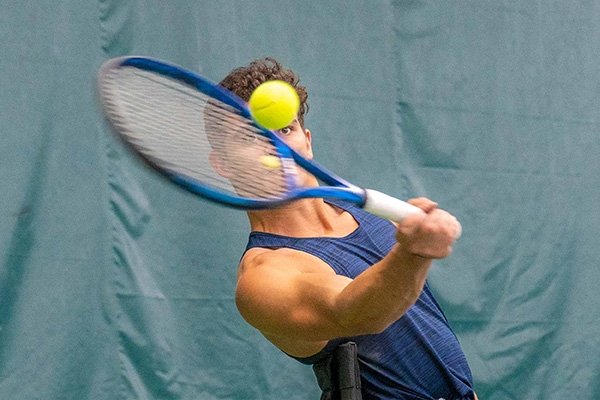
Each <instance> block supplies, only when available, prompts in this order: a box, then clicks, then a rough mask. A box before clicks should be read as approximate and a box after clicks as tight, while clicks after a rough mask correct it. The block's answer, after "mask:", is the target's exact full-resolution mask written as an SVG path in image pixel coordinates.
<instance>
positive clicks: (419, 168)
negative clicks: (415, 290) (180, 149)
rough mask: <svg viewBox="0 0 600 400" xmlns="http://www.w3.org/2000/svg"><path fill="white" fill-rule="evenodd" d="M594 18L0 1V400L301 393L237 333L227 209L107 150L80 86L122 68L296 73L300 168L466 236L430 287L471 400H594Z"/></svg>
mask: <svg viewBox="0 0 600 400" xmlns="http://www.w3.org/2000/svg"><path fill="white" fill-rule="evenodd" d="M599 20H600V2H599V1H597V0H595V1H569V2H559V1H532V2H529V1H516V0H515V1H508V0H506V1H488V0H481V1H466V0H456V1H452V2H437V1H417V0H405V1H400V0H399V1H380V0H376V1H356V0H355V1H341V0H332V1H327V2H317V1H291V0H270V1H268V0H259V1H242V0H237V1H236V0H219V1H196V0H194V1H193V0H179V1H173V2H164V1H142V0H138V1H123V0H105V1H76V0H64V1H59V2H55V1H47V0H39V1H35V2H21V1H16V0H5V1H2V2H1V5H0V37H1V38H2V42H1V44H0V49H1V51H0V54H1V57H0V129H1V132H2V134H1V135H0V182H2V188H1V189H0V398H1V399H7V400H8V399H10V400H17V399H44V400H54V399H56V400H58V399H61V400H62V399H74V400H75V399H93V400H105V399H106V400H121V399H165V400H166V399H274V400H275V399H315V398H317V396H318V391H317V388H316V384H315V381H314V378H313V377H312V374H311V371H310V368H308V367H304V366H300V365H297V364H296V363H295V362H293V361H291V360H290V359H288V358H286V357H285V356H284V355H282V354H281V353H280V352H278V351H276V350H275V349H274V348H272V346H270V345H269V344H268V343H266V341H265V340H264V339H263V338H262V337H260V335H258V334H257V333H256V332H255V331H253V330H252V329H250V328H249V327H248V326H246V325H245V323H244V322H243V321H242V320H241V319H240V317H238V315H237V312H236V310H235V307H234V303H233V298H232V293H233V288H234V280H235V265H236V263H237V260H238V258H239V256H240V254H241V249H242V247H243V245H244V243H245V237H246V233H245V232H246V230H247V222H246V220H245V216H244V214H243V213H240V212H237V211H230V210H227V209H224V208H221V207H219V206H214V205H212V204H209V203H207V202H205V201H202V200H198V199H196V198H194V197H192V196H190V195H188V194H186V193H183V192H181V191H180V190H178V189H176V188H173V187H171V186H169V185H168V184H165V183H164V182H162V181H161V180H160V179H159V178H157V177H156V176H155V175H154V174H153V173H151V172H149V171H147V170H146V169H144V168H143V167H141V166H140V165H139V163H138V162H137V161H136V160H135V159H134V158H133V157H131V156H130V155H129V154H127V153H126V152H125V151H124V149H123V147H122V146H121V144H120V143H118V142H116V141H115V140H114V139H113V137H112V136H110V135H109V134H108V130H107V127H106V125H105V124H104V122H103V121H102V118H101V115H100V113H99V111H98V108H97V105H96V99H95V97H94V96H95V94H94V76H95V73H96V71H97V68H98V67H99V65H100V64H101V62H102V61H103V60H105V59H107V58H109V57H113V56H118V55H123V54H137V55H148V56H153V57H158V58H162V59H167V60H170V61H173V62H175V63H177V64H180V65H183V66H185V67H188V68H190V69H193V70H197V71H200V72H202V73H203V74H205V75H206V76H208V77H209V78H211V79H213V80H219V79H220V78H221V77H222V76H223V75H224V74H225V73H226V72H228V71H229V70H230V69H231V68H233V67H236V66H238V65H241V64H244V63H246V62H247V61H249V60H250V59H252V58H255V57H261V56H265V55H273V56H276V57H277V58H279V59H280V60H281V61H283V62H284V63H285V64H287V65H290V66H292V67H293V68H294V69H296V70H297V71H298V72H299V73H300V75H301V77H302V80H303V82H304V83H305V84H306V85H307V86H308V87H309V90H310V104H311V111H310V113H309V115H308V119H307V124H308V126H309V127H310V128H311V129H312V131H313V140H314V146H315V151H316V156H317V158H318V159H320V160H321V161H323V163H324V164H325V165H327V166H328V167H330V168H331V169H333V170H335V171H339V172H343V175H344V176H345V177H347V178H349V179H351V180H353V181H356V182H357V183H359V184H363V185H368V186H371V187H374V188H377V189H381V190H384V191H387V192H389V193H391V194H394V195H397V196H400V197H410V196H417V195H426V196H429V197H431V198H433V199H436V200H438V201H439V202H440V204H441V206H442V207H445V208H447V209H449V210H451V211H453V212H454V213H455V214H456V215H457V216H458V217H459V218H460V219H461V221H462V222H463V226H464V235H463V238H462V240H461V241H460V243H459V244H458V246H457V247H456V249H455V253H454V255H453V256H452V257H451V258H450V259H448V260H444V261H441V262H438V263H437V267H436V268H435V269H434V270H433V271H432V274H431V278H430V282H431V284H432V287H433V290H434V292H435V293H436V294H437V296H438V299H439V300H440V301H441V303H442V304H443V307H444V309H445V311H446V314H447V316H448V318H449V320H450V322H451V325H452V326H453V327H454V329H455V331H456V332H457V334H458V336H459V338H460V340H461V342H462V344H463V346H464V349H465V352H466V354H467V357H468V359H469V361H470V363H471V367H472V369H473V372H474V378H475V384H476V388H477V390H478V392H479V393H480V398H481V399H494V400H499V399H544V400H547V399H565V398H573V397H576V398H579V399H594V398H597V397H598V396H600V381H599V380H598V379H597V378H598V376H600V311H598V310H599V309H600V299H599V296H598V294H597V293H598V290H597V287H598V282H599V281H600V268H599V259H600V246H599V244H600V243H599V241H600V239H599V237H600V228H599V226H600V212H598V210H597V204H598V201H599V200H600V179H599V178H598V174H599V172H600V163H599V161H598V156H599V155H600V135H599V132H598V131H599V130H598V127H599V115H600V95H599V93H600V67H599V65H600V28H599V26H600V25H598V21H599Z"/></svg>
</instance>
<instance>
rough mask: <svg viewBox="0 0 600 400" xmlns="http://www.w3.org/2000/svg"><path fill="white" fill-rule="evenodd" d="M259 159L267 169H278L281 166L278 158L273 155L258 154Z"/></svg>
mask: <svg viewBox="0 0 600 400" xmlns="http://www.w3.org/2000/svg"><path fill="white" fill-rule="evenodd" d="M259 161H260V163H261V164H262V165H263V167H265V168H268V169H279V167H281V162H280V161H279V158H277V157H275V156H260V158H259Z"/></svg>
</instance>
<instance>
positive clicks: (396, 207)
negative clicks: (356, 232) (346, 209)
mask: <svg viewBox="0 0 600 400" xmlns="http://www.w3.org/2000/svg"><path fill="white" fill-rule="evenodd" d="M363 209H364V210H365V211H367V212H370V213H371V214H375V215H377V216H378V217H381V218H385V219H389V220H392V221H394V222H401V221H402V220H403V219H404V217H406V216H408V215H411V214H418V213H424V211H423V210H421V209H420V208H418V207H415V206H413V205H412V204H409V203H407V202H405V201H402V200H399V199H397V198H395V197H392V196H389V195H387V194H385V193H381V192H378V191H377V190H373V189H365V205H364V206H363Z"/></svg>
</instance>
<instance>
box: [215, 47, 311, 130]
mask: <svg viewBox="0 0 600 400" xmlns="http://www.w3.org/2000/svg"><path fill="white" fill-rule="evenodd" d="M274 79H278V80H282V81H284V82H287V83H289V84H290V85H292V86H293V87H294V89H296V92H298V96H299V97H300V109H299V111H298V121H299V122H300V125H301V126H304V116H305V115H306V113H307V112H308V103H307V99H308V93H307V92H306V88H305V87H304V86H302V85H300V83H299V82H300V79H299V78H298V75H296V73H295V72H294V71H292V70H291V69H287V68H284V67H283V66H282V65H281V64H280V63H279V62H278V61H277V60H275V59H274V58H271V57H267V58H263V59H260V60H254V61H252V62H250V64H248V65H247V66H245V67H239V68H236V69H234V70H233V71H231V72H230V73H229V75H227V76H226V77H225V78H224V79H223V80H222V81H221V82H219V84H220V85H221V86H223V87H225V88H226V89H228V90H230V91H231V92H233V93H235V94H236V95H237V96H239V97H240V98H241V99H242V100H244V101H248V100H249V99H250V95H251V94H252V92H253V91H254V89H256V88H257V87H258V86H259V85H260V84H261V83H264V82H266V81H270V80H274Z"/></svg>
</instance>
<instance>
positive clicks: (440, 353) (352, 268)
mask: <svg viewBox="0 0 600 400" xmlns="http://www.w3.org/2000/svg"><path fill="white" fill-rule="evenodd" d="M329 203H331V204H333V205H334V206H336V207H339V208H341V209H343V210H345V211H346V212H349V213H350V214H351V215H352V216H353V217H354V219H355V220H356V221H357V223H358V228H357V229H356V230H354V231H353V232H352V233H351V234H349V235H348V236H345V237H342V238H335V237H315V238H293V237H287V236H280V235H275V234H270V233H264V232H251V233H250V237H249V240H248V245H247V247H246V250H248V249H251V248H254V247H261V248H271V249H275V248H282V247H285V248H290V249H294V250H299V251H303V252H306V253H308V254H311V255H314V256H316V257H318V258H320V259H321V260H323V261H324V262H325V263H327V264H328V265H329V266H330V267H331V268H332V269H333V270H334V271H335V273H336V274H338V275H343V276H346V277H349V278H355V277H356V276H358V275H359V274H360V273H361V272H363V271H364V270H366V269H367V268H369V266H371V265H373V264H375V263H377V262H378V261H380V260H381V259H382V258H383V257H384V256H385V255H386V254H387V253H388V252H389V251H390V250H391V248H392V246H393V245H394V244H395V232H396V228H395V227H394V225H393V224H392V223H391V222H389V221H387V220H384V219H381V218H379V217H376V216H374V215H371V214H369V213H367V212H365V211H363V210H362V209H360V208H358V207H356V206H354V205H352V204H348V203H345V202H340V201H335V202H333V201H330V202H329ZM347 341H353V342H355V343H356V344H357V347H358V361H359V366H360V374H361V385H362V389H361V390H362V396H363V400H371V399H377V400H384V399H385V400H388V399H389V400H438V399H445V400H466V399H473V384H472V376H471V371H470V369H469V366H468V364H467V360H466V357H465V355H464V353H463V351H462V349H461V347H460V343H459V341H458V339H457V337H456V336H455V334H454V333H453V332H452V330H451V328H450V326H449V324H448V321H447V319H446V317H445V316H444V313H443V312H442V310H441V308H440V306H439V305H438V303H437V302H436V300H435V299H434V297H433V294H432V293H431V290H430V288H429V286H428V285H427V283H426V284H425V286H424V289H423V291H422V293H421V295H420V296H419V298H418V300H417V301H416V303H415V304H414V305H413V306H412V307H411V308H409V309H408V311H407V312H406V313H405V314H404V315H403V316H402V317H401V318H400V319H398V320H397V321H396V322H394V323H392V324H391V325H390V326H389V327H388V328H387V329H385V330H384V331H383V332H381V333H379V334H373V335H361V336H355V337H347V338H338V339H335V340H330V341H329V342H328V344H327V346H325V348H323V349H322V350H321V351H320V352H319V353H317V354H315V355H313V356H311V357H306V358H298V357H293V358H295V359H297V360H298V361H300V362H302V363H305V364H314V363H316V362H318V361H319V360H321V359H323V358H324V357H327V356H328V355H329V354H330V353H331V352H332V351H333V349H334V348H335V347H336V346H337V345H338V344H340V343H343V342H347Z"/></svg>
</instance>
